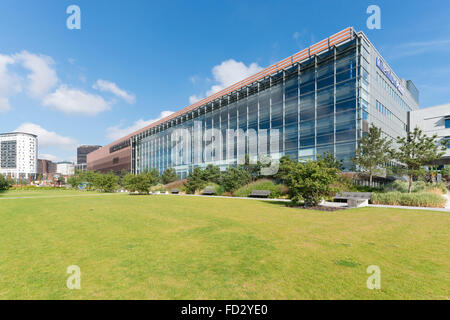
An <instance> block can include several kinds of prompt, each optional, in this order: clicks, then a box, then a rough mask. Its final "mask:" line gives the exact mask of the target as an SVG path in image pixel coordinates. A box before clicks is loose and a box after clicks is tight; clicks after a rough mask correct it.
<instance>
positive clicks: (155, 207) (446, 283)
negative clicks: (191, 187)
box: [0, 191, 450, 299]
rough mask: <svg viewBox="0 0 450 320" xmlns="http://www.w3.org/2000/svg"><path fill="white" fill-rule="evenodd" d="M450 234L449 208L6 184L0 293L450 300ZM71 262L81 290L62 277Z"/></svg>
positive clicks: (1, 201) (0, 205)
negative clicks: (305, 204)
mask: <svg viewBox="0 0 450 320" xmlns="http://www.w3.org/2000/svg"><path fill="white" fill-rule="evenodd" d="M65 195H67V196H65ZM17 196H20V197H25V198H23V199H20V198H19V199H17V198H16V199H9V198H12V197H17ZM32 197H35V198H32ZM449 243H450V214H449V213H445V212H431V211H419V210H417V211H412V210H395V209H379V208H364V209H355V210H347V211H337V212H318V211H305V210H300V209H294V208H287V207H284V206H283V204H279V203H273V202H264V201H255V200H236V199H218V198H200V197H185V196H163V195H161V196H129V195H124V194H112V195H102V194H95V193H91V194H89V193H85V192H77V191H67V192H64V191H46V192H44V191H39V192H25V193H24V192H22V193H20V192H7V193H3V194H1V195H0V299H449V296H450V280H449V279H450V251H449V250H448V245H449ZM70 265H78V266H79V267H80V268H81V273H82V275H81V278H82V282H81V286H82V288H81V290H69V289H67V287H66V280H67V277H68V276H69V275H68V274H66V269H67V267H68V266H70ZM369 265H378V266H379V267H380V268H381V287H382V289H381V290H369V289H367V287H366V280H367V277H368V276H369V275H368V274H366V268H367V267H368V266H369Z"/></svg>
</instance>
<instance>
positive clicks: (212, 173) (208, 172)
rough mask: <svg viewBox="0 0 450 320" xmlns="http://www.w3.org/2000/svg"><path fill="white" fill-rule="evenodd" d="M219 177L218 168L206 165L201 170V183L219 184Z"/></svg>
mask: <svg viewBox="0 0 450 320" xmlns="http://www.w3.org/2000/svg"><path fill="white" fill-rule="evenodd" d="M221 175H222V173H221V172H220V168H219V167H218V166H215V165H213V164H208V165H207V166H206V168H205V170H203V181H205V182H214V183H217V184H219V183H220V177H221Z"/></svg>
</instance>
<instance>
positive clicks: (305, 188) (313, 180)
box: [286, 161, 338, 206]
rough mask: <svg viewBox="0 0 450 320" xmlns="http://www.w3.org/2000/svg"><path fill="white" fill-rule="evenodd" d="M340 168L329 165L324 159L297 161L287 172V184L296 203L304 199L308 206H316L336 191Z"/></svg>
mask: <svg viewBox="0 0 450 320" xmlns="http://www.w3.org/2000/svg"><path fill="white" fill-rule="evenodd" d="M337 173H338V170H337V169H336V168H330V167H328V166H327V165H326V164H325V163H324V162H322V161H307V162H305V163H300V162H299V163H296V165H295V166H293V167H292V170H291V171H290V172H289V173H288V174H287V177H286V185H287V186H288V187H289V190H290V191H289V193H290V195H291V200H292V203H293V204H294V205H300V204H301V203H302V202H303V200H304V202H305V205H306V206H316V205H318V204H319V202H320V201H321V200H322V199H323V198H325V197H327V196H328V195H330V194H331V193H332V192H334V191H335V187H334V186H333V185H334V184H335V183H336V179H337Z"/></svg>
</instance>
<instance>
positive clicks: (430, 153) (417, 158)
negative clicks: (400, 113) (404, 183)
mask: <svg viewBox="0 0 450 320" xmlns="http://www.w3.org/2000/svg"><path fill="white" fill-rule="evenodd" d="M436 138H437V135H433V136H432V137H429V136H427V135H425V134H423V132H422V130H420V129H419V128H418V127H416V128H415V129H414V131H413V132H408V134H407V136H406V137H397V145H398V151H396V150H394V151H392V157H393V158H394V159H395V160H397V161H398V162H399V163H400V164H401V165H400V166H399V167H397V168H396V171H397V172H399V173H404V174H406V175H408V177H409V187H408V192H409V193H411V192H412V185H413V180H414V177H419V176H422V175H423V174H424V173H425V171H424V169H423V166H424V165H426V164H429V163H432V162H433V161H436V160H437V159H439V158H440V157H442V156H443V155H444V154H445V147H444V146H438V144H437V143H436Z"/></svg>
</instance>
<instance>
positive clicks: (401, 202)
mask: <svg viewBox="0 0 450 320" xmlns="http://www.w3.org/2000/svg"><path fill="white" fill-rule="evenodd" d="M372 203H373V204H385V205H392V206H411V207H430V208H445V204H446V200H445V199H444V198H443V197H442V196H441V195H438V194H434V193H400V192H387V193H374V194H373V195H372Z"/></svg>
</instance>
